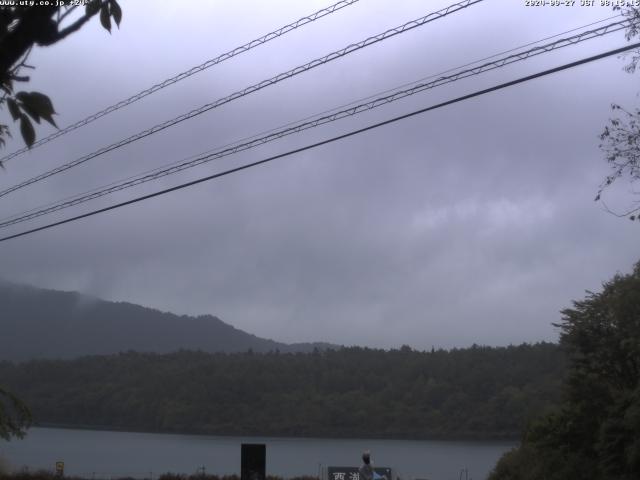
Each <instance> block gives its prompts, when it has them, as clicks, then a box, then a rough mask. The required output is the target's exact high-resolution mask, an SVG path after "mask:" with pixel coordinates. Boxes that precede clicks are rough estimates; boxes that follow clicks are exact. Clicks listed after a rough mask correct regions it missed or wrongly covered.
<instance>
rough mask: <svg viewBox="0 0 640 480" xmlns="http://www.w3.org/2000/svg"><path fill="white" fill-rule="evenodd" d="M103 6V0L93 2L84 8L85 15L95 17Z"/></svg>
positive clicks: (93, 0)
mask: <svg viewBox="0 0 640 480" xmlns="http://www.w3.org/2000/svg"><path fill="white" fill-rule="evenodd" d="M101 5H102V0H91V1H90V2H89V3H87V6H86V7H85V8H84V13H85V15H88V16H89V17H91V16H93V15H95V14H96V13H98V10H100V6H101Z"/></svg>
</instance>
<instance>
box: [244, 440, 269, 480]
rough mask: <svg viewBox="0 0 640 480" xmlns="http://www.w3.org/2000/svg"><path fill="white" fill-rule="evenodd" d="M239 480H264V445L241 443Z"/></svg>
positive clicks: (265, 450) (265, 459) (265, 455)
mask: <svg viewBox="0 0 640 480" xmlns="http://www.w3.org/2000/svg"><path fill="white" fill-rule="evenodd" d="M240 453H241V455H240V456H241V460H240V461H241V463H242V468H241V469H240V477H241V478H240V480H265V478H266V474H265V471H266V468H265V467H266V464H267V446H266V445H265V444H264V443H243V444H242V450H241V452H240Z"/></svg>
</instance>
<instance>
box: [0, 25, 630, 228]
mask: <svg viewBox="0 0 640 480" xmlns="http://www.w3.org/2000/svg"><path fill="white" fill-rule="evenodd" d="M627 23H628V22H627V21H626V20H625V21H621V22H614V23H611V24H608V25H604V26H602V27H599V28H595V29H592V30H588V31H584V32H581V33H579V34H576V35H573V36H571V37H567V38H562V39H559V40H556V41H555V42H551V43H548V44H545V45H540V46H537V47H534V48H531V49H529V50H526V51H524V52H518V53H515V54H512V55H509V56H506V57H503V58H499V59H497V60H494V61H492V62H487V63H484V64H482V65H479V66H476V67H473V68H470V69H466V70H462V71H459V72H457V73H455V74H453V75H448V76H441V77H439V78H437V79H436V80H433V81H431V82H427V83H418V84H415V85H413V86H412V87H411V88H408V89H404V90H397V89H396V91H395V92H394V93H392V94H390V95H387V96H384V97H378V98H376V99H374V100H372V101H369V102H364V103H361V104H359V105H355V106H350V107H349V108H346V109H343V110H340V111H336V112H333V113H331V114H329V115H324V116H321V117H319V118H315V119H313V120H310V121H302V122H300V123H297V124H293V125H292V124H290V125H292V126H289V127H287V128H284V129H281V130H277V129H276V130H272V131H270V133H268V134H267V135H264V136H262V137H252V138H251V139H250V140H249V141H246V142H243V143H237V144H235V145H231V146H227V147H223V148H222V149H220V150H218V151H213V152H207V153H205V154H200V155H196V156H192V157H190V159H187V160H183V161H181V162H178V163H174V164H171V165H170V166H168V167H166V168H162V167H161V168H158V169H154V170H152V171H151V172H149V173H146V174H141V175H139V176H134V177H129V178H128V179H126V180H123V181H121V182H114V183H111V184H109V185H107V186H105V187H102V188H98V189H94V190H93V191H91V192H87V193H84V194H79V195H76V196H73V197H70V198H68V199H64V200H62V201H59V202H57V203H53V204H50V205H47V206H45V207H41V208H36V209H32V210H29V211H27V212H24V213H22V214H16V215H13V216H11V217H9V218H6V219H3V220H0V228H6V227H9V226H11V225H15V224H18V223H22V222H25V221H28V220H32V219H35V218H38V217H41V216H43V215H47V214H49V213H53V212H56V211H59V210H63V209H66V208H70V207H73V206H76V205H79V204H82V203H85V202H88V201H90V200H94V199H96V198H100V197H103V196H105V195H109V194H111V193H114V192H118V191H121V190H125V189H127V188H131V187H135V186H137V185H141V184H143V183H147V182H150V181H152V180H157V179H159V178H162V177H165V176H168V175H173V174H175V173H178V172H180V171H183V170H186V169H188V168H193V167H196V166H198V165H201V164H203V163H207V162H210V161H213V160H216V159H220V158H222V157H226V156H228V155H233V154H235V153H238V152H241V151H245V150H249V149H251V148H254V147H257V146H259V145H263V144H265V143H268V142H271V141H274V140H277V139H280V138H283V137H285V136H288V135H291V134H294V133H299V132H301V131H305V130H308V129H311V128H315V127H318V126H320V125H324V124H327V123H330V122H334V121H336V120H340V119H342V118H346V117H350V116H353V115H357V114H359V113H362V112H365V111H368V110H372V109H374V108H377V107H380V106H382V105H386V104H388V103H391V102H395V101H397V100H400V99H402V98H405V97H408V96H411V95H415V94H416V93H420V92H423V91H425V90H428V89H431V88H436V87H439V86H442V85H445V84H448V83H452V82H455V81H458V80H461V79H464V78H469V77H471V76H475V75H479V74H481V73H485V72H488V71H491V70H495V69H498V68H502V67H504V66H506V65H510V64H513V63H515V62H519V61H523V60H526V59H529V58H531V57H534V56H537V55H541V54H544V53H548V52H551V51H554V50H557V49H560V48H564V47H567V46H572V45H576V44H578V43H581V42H584V41H587V40H591V39H593V38H598V37H602V36H604V35H608V34H611V33H614V32H617V31H620V30H622V29H624V28H625V25H626V24H627ZM474 63H476V62H474ZM428 78H433V76H432V77H428ZM404 86H405V85H403V86H402V87H399V88H403V87H404ZM351 105H353V104H351ZM320 115H322V114H320Z"/></svg>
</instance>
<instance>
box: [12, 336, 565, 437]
mask: <svg viewBox="0 0 640 480" xmlns="http://www.w3.org/2000/svg"><path fill="white" fill-rule="evenodd" d="M564 371H565V355H564V353H563V352H562V350H561V349H560V348H559V347H558V346H557V345H555V344H551V343H539V344H535V345H527V344H523V345H520V346H510V347H480V346H473V347H471V348H466V349H453V350H449V351H447V350H433V351H429V352H419V351H415V350H412V349H410V348H409V347H403V348H401V349H399V350H391V351H384V350H373V349H368V348H356V347H353V348H344V349H339V350H327V351H319V350H316V351H315V352H313V353H310V354H302V353H297V354H293V353H287V354H283V353H279V352H277V351H276V352H272V353H268V354H256V353H253V352H246V353H243V354H223V353H219V354H209V353H203V352H190V351H181V352H177V353H173V354H165V355H158V354H141V353H135V352H128V353H123V354H119V355H110V356H91V357H83V358H79V359H76V360H35V361H29V362H25V363H11V362H2V363H0V378H2V382H3V384H5V385H6V386H7V387H8V388H10V389H11V390H12V391H14V392H15V393H16V394H17V395H19V396H20V397H21V398H22V399H23V400H24V401H25V402H26V403H27V404H28V405H29V406H30V408H31V410H32V413H33V418H34V422H35V423H36V424H56V425H66V426H84V427H90V426H93V427H99V428H114V429H126V430H141V431H153V432H189V433H203V434H204V433H206V434H224V435H275V436H277V435H285V436H324V437H378V438H425V439H427V438H456V439H462V438H466V439H489V438H516V437H519V435H520V433H521V432H522V430H523V428H524V426H525V425H526V424H527V422H529V421H530V420H531V419H533V418H534V417H536V416H537V415H540V414H542V413H543V412H545V411H547V410H548V409H549V408H551V406H552V405H553V404H555V403H557V402H559V400H560V394H559V392H560V388H559V387H560V383H561V379H562V376H563V373H564Z"/></svg>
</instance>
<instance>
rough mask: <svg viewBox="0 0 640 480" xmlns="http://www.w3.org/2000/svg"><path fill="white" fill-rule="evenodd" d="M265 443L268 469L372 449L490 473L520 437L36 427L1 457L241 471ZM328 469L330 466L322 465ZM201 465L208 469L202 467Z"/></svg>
mask: <svg viewBox="0 0 640 480" xmlns="http://www.w3.org/2000/svg"><path fill="white" fill-rule="evenodd" d="M242 443H265V444H266V448H267V475H278V476H282V477H293V476H299V475H314V476H317V475H318V473H319V472H320V471H323V472H324V471H325V469H326V467H328V466H349V465H351V466H358V465H359V464H360V455H361V454H362V451H363V450H365V449H369V450H371V455H372V459H373V462H374V465H375V466H379V467H391V468H393V469H394V472H395V473H397V475H398V476H400V477H401V478H402V479H403V480H404V479H415V478H420V479H429V480H459V479H460V478H462V479H464V478H465V474H464V473H463V474H462V476H461V470H463V469H465V468H466V469H467V471H468V478H469V479H473V480H483V479H485V478H486V476H487V475H488V473H489V472H490V471H491V469H492V468H493V466H494V465H495V463H496V461H497V460H498V458H499V457H500V456H501V455H502V454H503V453H504V452H506V451H507V450H509V449H511V448H512V447H514V446H515V443H514V442H457V441H414V440H356V439H340V440H332V439H318V438H271V437H265V438H263V437H216V436H204V435H171V434H154V433H130V432H109V431H94V430H68V429H56V428H32V429H31V430H30V431H29V434H28V435H27V437H26V438H25V439H23V440H12V441H11V442H0V457H2V459H3V461H4V462H5V463H6V462H8V463H9V465H10V466H11V467H12V468H14V469H16V468H21V467H23V466H26V467H28V468H29V469H30V470H31V469H46V470H53V469H54V465H55V462H56V461H64V462H65V474H66V475H78V476H84V477H87V478H92V477H95V478H110V477H118V476H131V477H135V478H150V477H151V478H157V476H158V474H160V473H164V472H179V473H187V474H191V473H195V472H196V471H198V469H201V468H202V467H203V466H204V468H205V471H206V472H207V473H215V474H232V473H238V474H239V472H240V445H241V444H242ZM321 469H322V470H321ZM200 471H201V470H200Z"/></svg>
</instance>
